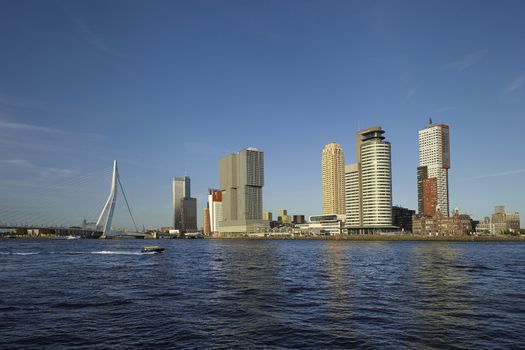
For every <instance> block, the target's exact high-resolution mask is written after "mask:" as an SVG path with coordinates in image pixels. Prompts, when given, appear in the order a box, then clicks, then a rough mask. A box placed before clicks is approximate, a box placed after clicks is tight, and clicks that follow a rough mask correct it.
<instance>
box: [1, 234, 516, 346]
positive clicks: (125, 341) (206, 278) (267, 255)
mask: <svg viewBox="0 0 525 350" xmlns="http://www.w3.org/2000/svg"><path fill="white" fill-rule="evenodd" d="M159 243H160V244H161V245H163V246H164V247H166V248H167V252H166V253H165V254H161V255H149V254H141V253H140V248H141V246H142V245H146V244H159ZM0 286H1V293H0V334H1V337H0V348H8V349H18V348H20V349H21V348H49V349H61V348H67V349H107V348H113V349H125V348H137V349H138V348H153V347H155V348H202V349H230V348H238V349H247V348H266V349H272V348H275V349H286V348H294V349H296V348H307V349H321V348H370V349H381V348H384V349H391V348H416V349H423V348H428V349H432V348H435V349H444V348H448V349H464V348H474V349H493V348H500V349H501V348H508V349H516V348H522V347H523V346H524V344H525V335H524V332H523V325H524V324H525V291H524V286H525V244H524V243H522V242H504V243H499V242H494V243H493V242H491V243H485V242H484V243H462V242H349V241H220V240H160V241H143V240H125V239H122V240H15V239H13V240H0Z"/></svg>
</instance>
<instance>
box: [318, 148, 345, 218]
mask: <svg viewBox="0 0 525 350" xmlns="http://www.w3.org/2000/svg"><path fill="white" fill-rule="evenodd" d="M322 167H323V214H325V215H326V214H343V215H344V214H345V157H344V154H343V149H342V148H341V146H340V145H338V144H337V143H329V144H328V145H326V146H325V147H324V149H323V161H322Z"/></svg>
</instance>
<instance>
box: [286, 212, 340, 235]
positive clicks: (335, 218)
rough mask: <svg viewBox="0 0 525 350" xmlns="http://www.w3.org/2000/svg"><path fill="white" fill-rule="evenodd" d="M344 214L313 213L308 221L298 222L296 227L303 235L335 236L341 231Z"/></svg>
mask: <svg viewBox="0 0 525 350" xmlns="http://www.w3.org/2000/svg"><path fill="white" fill-rule="evenodd" d="M344 224H345V215H340V214H339V215H337V214H330V215H313V216H310V218H309V222H308V223H304V224H298V225H296V227H297V228H298V229H299V230H300V232H301V233H302V234H304V235H313V236H337V235H340V234H341V233H342V232H343V228H344Z"/></svg>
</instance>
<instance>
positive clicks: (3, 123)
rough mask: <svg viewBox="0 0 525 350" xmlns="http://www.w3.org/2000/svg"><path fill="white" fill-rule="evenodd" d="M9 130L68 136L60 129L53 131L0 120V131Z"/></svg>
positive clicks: (66, 132)
mask: <svg viewBox="0 0 525 350" xmlns="http://www.w3.org/2000/svg"><path fill="white" fill-rule="evenodd" d="M1 129H9V130H20V131H31V132H43V133H48V134H64V135H66V134H69V132H68V131H65V130H61V129H54V128H50V127H47V126H40V125H31V124H24V123H13V122H7V121H2V120H0V130H1Z"/></svg>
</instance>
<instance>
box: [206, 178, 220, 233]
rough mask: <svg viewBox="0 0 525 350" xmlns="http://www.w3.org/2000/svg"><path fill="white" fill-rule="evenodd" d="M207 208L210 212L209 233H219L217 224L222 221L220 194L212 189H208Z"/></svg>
mask: <svg viewBox="0 0 525 350" xmlns="http://www.w3.org/2000/svg"><path fill="white" fill-rule="evenodd" d="M208 208H209V212H210V233H211V234H214V233H217V232H218V231H219V222H220V221H222V192H221V191H219V190H216V189H214V188H210V189H208Z"/></svg>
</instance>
